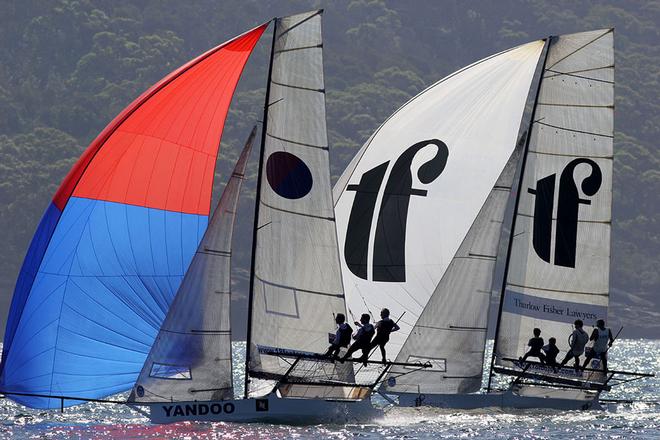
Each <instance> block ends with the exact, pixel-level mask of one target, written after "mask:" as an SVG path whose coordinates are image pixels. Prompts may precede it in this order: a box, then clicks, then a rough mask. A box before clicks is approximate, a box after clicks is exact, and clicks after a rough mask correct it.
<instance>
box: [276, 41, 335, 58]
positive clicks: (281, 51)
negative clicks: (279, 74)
mask: <svg viewBox="0 0 660 440" xmlns="http://www.w3.org/2000/svg"><path fill="white" fill-rule="evenodd" d="M318 48H323V43H320V44H316V45H313V46H300V47H292V48H289V49H280V50H276V51H275V52H273V53H274V54H276V55H277V54H278V53H284V52H292V51H294V50H305V49H318Z"/></svg>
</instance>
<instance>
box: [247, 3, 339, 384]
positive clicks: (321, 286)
mask: <svg viewBox="0 0 660 440" xmlns="http://www.w3.org/2000/svg"><path fill="white" fill-rule="evenodd" d="M273 38H274V42H273V53H272V57H273V58H272V67H271V79H270V84H269V92H268V93H267V97H266V99H267V106H268V108H267V117H266V121H265V124H264V127H265V129H264V133H263V134H264V144H263V151H262V164H261V166H260V176H261V177H260V178H261V181H260V182H259V188H260V189H259V190H258V199H257V203H258V208H257V215H256V222H255V242H254V249H255V250H254V255H253V258H254V263H253V274H252V276H253V279H252V283H253V286H252V291H251V315H250V318H249V319H250V324H249V326H248V327H249V328H248V331H249V335H248V338H249V339H248V341H249V346H248V350H249V353H248V365H247V370H248V374H249V375H250V376H251V377H260V378H275V379H276V378H278V377H281V376H282V375H284V374H285V373H286V371H287V370H288V369H289V367H290V362H288V361H287V360H285V359H282V358H280V357H278V356H276V355H272V354H266V353H265V352H262V353H260V351H259V347H260V346H261V347H264V346H267V347H276V348H281V349H288V350H300V351H306V352H315V353H322V352H324V351H325V350H326V348H327V346H328V333H329V332H333V331H334V329H335V323H334V320H333V314H336V313H345V311H346V305H345V302H344V292H343V288H342V282H341V272H340V267H339V256H338V252H337V237H336V231H335V220H334V209H333V205H332V193H331V183H330V167H329V154H328V139H327V134H326V126H325V94H324V88H325V85H324V81H323V58H322V43H323V42H322V38H321V12H320V11H318V12H316V11H315V12H310V13H305V14H299V15H294V16H291V17H285V18H279V19H277V20H276V23H275V30H274V35H273ZM346 365H347V368H343V370H345V371H347V372H348V371H350V372H351V374H352V367H351V366H350V365H349V364H346ZM337 366H339V364H337ZM323 368H333V369H334V368H335V367H334V366H333V365H332V364H327V365H324V366H323ZM329 374H330V376H332V374H334V373H332V372H329ZM249 391H250V393H252V394H255V393H259V391H258V390H255V388H254V384H252V386H250V387H249ZM266 391H270V390H266Z"/></svg>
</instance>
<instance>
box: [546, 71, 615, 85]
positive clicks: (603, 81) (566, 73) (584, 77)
mask: <svg viewBox="0 0 660 440" xmlns="http://www.w3.org/2000/svg"><path fill="white" fill-rule="evenodd" d="M548 72H552V73H555V75H547V76H544V78H555V77H557V76H563V75H565V76H572V77H573V78H580V79H586V80H589V81H596V82H602V83H606V84H614V81H609V80H607V79H600V78H592V77H590V76H583V75H575V74H572V73H568V72H558V71H556V70H550V69H548Z"/></svg>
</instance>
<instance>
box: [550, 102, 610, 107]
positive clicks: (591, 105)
mask: <svg viewBox="0 0 660 440" xmlns="http://www.w3.org/2000/svg"><path fill="white" fill-rule="evenodd" d="M537 105H548V106H554V107H583V108H609V109H613V108H614V106H613V105H593V104H562V103H559V102H539V103H538V104H537Z"/></svg>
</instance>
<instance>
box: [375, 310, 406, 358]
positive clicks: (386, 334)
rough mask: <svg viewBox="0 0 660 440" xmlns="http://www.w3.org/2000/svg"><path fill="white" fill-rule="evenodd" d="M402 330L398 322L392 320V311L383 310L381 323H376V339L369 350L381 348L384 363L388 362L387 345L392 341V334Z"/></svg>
mask: <svg viewBox="0 0 660 440" xmlns="http://www.w3.org/2000/svg"><path fill="white" fill-rule="evenodd" d="M397 330H400V327H399V326H398V325H397V323H396V322H394V321H393V320H392V318H390V311H389V310H388V309H383V310H381V311H380V321H378V322H377V323H376V337H375V338H374V340H373V341H371V345H370V346H369V350H371V349H372V348H374V347H376V346H378V347H380V354H381V355H382V356H383V363H385V362H387V358H386V357H385V344H387V343H388V342H389V340H390V333H392V332H395V331H397Z"/></svg>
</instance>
